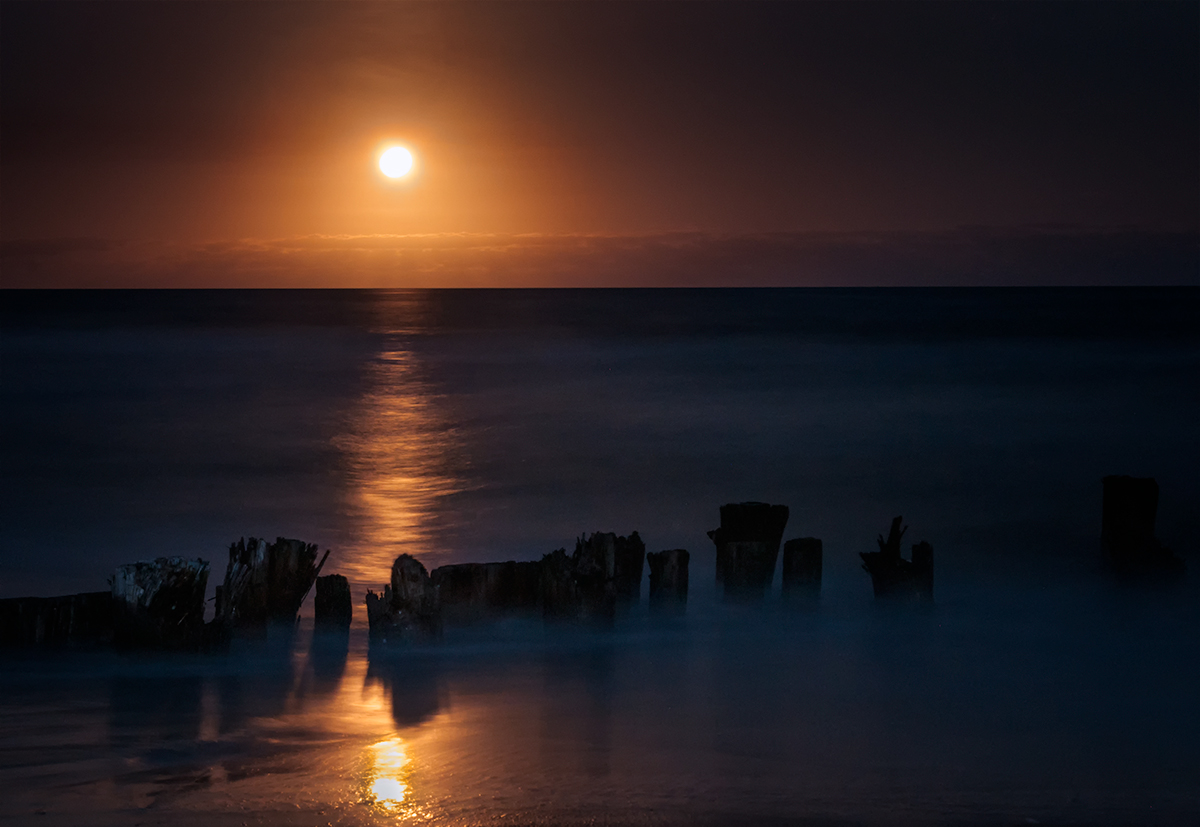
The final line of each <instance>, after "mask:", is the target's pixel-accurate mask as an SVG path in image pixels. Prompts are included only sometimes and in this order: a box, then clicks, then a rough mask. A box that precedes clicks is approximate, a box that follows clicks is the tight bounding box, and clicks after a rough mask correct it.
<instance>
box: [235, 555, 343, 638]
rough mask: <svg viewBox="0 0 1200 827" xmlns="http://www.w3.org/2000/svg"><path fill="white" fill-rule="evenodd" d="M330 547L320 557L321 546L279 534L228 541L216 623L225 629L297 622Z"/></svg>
mask: <svg viewBox="0 0 1200 827" xmlns="http://www.w3.org/2000/svg"><path fill="white" fill-rule="evenodd" d="M328 557H329V552H328V551H326V552H325V556H324V557H322V558H321V561H320V562H317V546H316V545H315V544H313V543H305V542H303V541H301V540H289V539H286V538H284V537H279V538H277V539H276V540H275V542H274V543H268V542H267V541H266V540H265V539H260V538H258V537H251V538H250V539H249V540H245V539H242V540H239V541H238V542H236V543H233V544H231V545H230V546H229V565H228V567H227V568H226V569H225V583H224V584H223V585H222V586H221V588H220V589H219V591H218V593H217V612H216V619H215V621H214V622H215V623H216V624H217V625H218V626H219V627H221V628H224V629H225V630H226V631H234V630H242V629H255V630H263V629H265V628H266V626H267V624H269V623H275V624H280V625H284V626H289V627H291V626H295V624H296V614H297V612H299V611H300V604H301V603H303V602H304V598H305V596H306V595H307V594H308V591H309V589H311V588H312V586H313V582H314V581H315V580H316V579H317V575H318V574H320V571H321V567H322V566H324V565H325V560H326V559H328Z"/></svg>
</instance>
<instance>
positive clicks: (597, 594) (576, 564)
mask: <svg viewBox="0 0 1200 827" xmlns="http://www.w3.org/2000/svg"><path fill="white" fill-rule="evenodd" d="M645 557H646V546H645V544H644V543H643V542H642V538H641V537H639V536H638V533H637V532H636V531H634V532H632V533H631V534H630V535H629V536H628V537H621V536H618V535H616V534H613V533H610V532H600V531H598V532H596V533H595V534H592V535H590V536H588V535H584V536H582V537H580V538H579V539H578V540H576V542H575V553H574V554H572V555H571V556H569V557H568V556H567V552H566V549H558V550H557V551H554V552H552V553H550V554H547V555H546V556H545V557H543V558H542V562H541V593H542V608H543V613H544V616H545V617H547V618H551V619H554V618H557V619H563V620H588V621H593V622H597V621H598V622H602V623H609V622H612V620H613V618H614V617H615V615H616V608H617V604H618V603H628V602H630V601H634V600H637V599H638V597H640V595H641V581H642V569H643V566H644V562H645Z"/></svg>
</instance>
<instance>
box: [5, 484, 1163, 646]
mask: <svg viewBox="0 0 1200 827" xmlns="http://www.w3.org/2000/svg"><path fill="white" fill-rule="evenodd" d="M1103 492H1104V496H1103V517H1102V529H1101V548H1102V551H1103V556H1104V560H1105V561H1106V562H1107V564H1108V565H1109V567H1110V569H1111V570H1112V571H1113V572H1114V573H1115V574H1116V575H1117V576H1118V577H1120V578H1122V579H1125V580H1134V581H1141V582H1145V581H1150V582H1174V581H1177V580H1179V579H1180V578H1181V577H1182V576H1183V575H1184V573H1185V569H1186V567H1185V565H1184V562H1183V560H1182V559H1180V558H1179V557H1178V556H1177V555H1175V554H1174V553H1172V552H1171V551H1170V550H1169V549H1167V548H1166V547H1165V546H1163V544H1162V543H1161V542H1160V541H1159V540H1158V538H1157V537H1156V536H1155V529H1154V526H1155V521H1156V515H1157V510H1158V494H1159V490H1158V484H1157V482H1155V480H1154V479H1152V478H1135V477H1128V476H1110V477H1105V478H1104V480H1103ZM720 518H721V519H720V525H719V526H718V527H717V528H715V529H713V530H712V531H710V532H708V536H709V538H710V539H711V540H712V541H713V543H714V545H715V547H716V570H715V577H716V581H717V584H718V587H719V589H720V591H721V594H722V595H723V597H724V598H725V599H726V600H728V601H734V602H756V601H761V600H763V599H764V598H765V596H766V595H767V593H768V592H769V591H770V590H771V586H772V583H773V579H774V572H775V569H776V567H777V563H778V561H779V553H780V550H781V547H782V552H783V563H782V567H781V571H782V583H781V596H782V599H783V600H784V601H785V602H788V603H799V604H812V603H815V602H816V601H817V600H818V599H819V597H820V592H821V578H822V568H823V560H822V555H823V550H822V543H821V540H820V539H817V538H815V537H798V538H795V539H791V540H788V541H787V542H786V543H784V542H783V534H784V529H785V527H786V525H787V520H788V508H787V506H783V505H771V504H768V503H759V502H744V503H730V504H727V505H724V506H722V507H721V509H720ZM906 531H907V527H906V526H904V525H903V518H901V517H896V518H895V519H894V520H893V521H892V523H891V526H890V528H889V530H888V534H887V536H886V537H885V536H883V535H882V534H881V535H880V536H879V537H878V540H877V543H878V546H879V549H878V551H872V552H862V553H861V554H860V555H859V556H860V557H861V558H862V566H863V569H864V570H865V571H866V572H867V573H868V574H869V575H870V577H871V582H872V586H873V589H874V593H875V596H876V598H877V599H886V600H890V601H897V600H898V601H907V602H913V603H918V604H923V603H925V604H927V603H931V602H932V600H933V547H932V546H930V544H929V543H927V542H919V543H916V544H914V545H912V547H911V553H910V555H909V557H907V558H905V557H904V556H903V554H902V549H901V544H902V540H903V537H904V534H905V532H906ZM328 556H329V552H328V551H326V552H325V554H324V556H322V557H321V558H320V559H319V560H318V549H317V546H316V545H313V544H309V543H305V542H303V541H300V540H290V539H285V538H282V537H280V538H278V539H276V540H275V542H273V543H271V542H268V541H267V540H265V539H260V538H255V537H251V538H249V540H245V539H243V540H239V541H237V542H235V543H233V544H231V545H230V548H229V559H228V564H227V566H226V570H225V579H224V581H223V583H222V584H221V585H219V586H217V588H216V590H215V591H216V596H215V601H216V606H215V612H214V615H215V616H214V619H213V620H212V621H210V622H207V623H206V622H205V621H204V614H205V612H204V609H205V605H204V594H205V590H206V588H207V584H208V576H209V564H208V562H207V561H205V560H201V559H186V558H182V557H160V558H158V559H156V560H154V561H150V562H139V563H129V564H126V565H123V566H119V567H118V568H117V569H116V571H115V572H114V574H113V576H112V578H111V580H110V589H109V590H108V591H103V592H86V593H83V594H75V595H66V596H61V597H45V598H42V597H30V598H9V599H4V600H0V646H6V647H25V646H63V645H67V646H70V645H116V646H118V647H125V648H149V649H155V648H158V649H209V648H219V647H222V646H224V645H225V644H227V643H228V642H229V641H230V640H231V639H232V638H233V637H235V636H238V635H248V636H258V635H261V634H262V633H263V632H264V631H265V629H266V627H267V626H269V625H277V626H283V627H287V628H294V626H295V623H296V618H297V614H298V612H299V610H300V606H301V604H302V603H303V602H304V599H305V597H306V596H307V594H308V593H309V591H311V590H312V588H313V586H314V584H315V586H316V596H315V601H314V608H315V615H316V624H317V627H318V629H323V630H327V631H329V630H332V631H339V632H346V631H348V630H349V628H350V625H351V620H352V606H353V604H352V597H351V593H350V586H349V583H348V582H347V580H346V578H345V577H342V576H341V575H336V574H334V575H327V576H324V577H321V576H319V575H320V572H321V569H322V567H323V566H324V564H325V561H326V559H327V558H328ZM690 561H691V555H690V553H689V552H688V551H687V550H685V549H667V550H663V551H659V552H652V553H649V554H647V553H646V548H645V544H644V543H643V541H642V539H641V537H640V536H639V535H638V533H637V532H636V531H634V532H632V533H631V534H630V535H628V536H620V535H617V534H615V533H605V532H597V533H595V534H591V535H584V536H582V537H580V538H579V539H578V540H577V541H576V543H575V549H574V551H573V552H572V553H571V554H568V553H567V551H566V549H565V548H560V549H557V550H556V551H553V552H551V553H550V554H547V555H545V556H543V557H542V559H541V560H536V561H523V562H517V561H507V562H502V563H465V564H456V565H448V566H441V567H439V568H436V569H434V570H433V571H432V572H429V571H427V570H426V568H425V566H424V565H422V564H421V562H420V561H419V560H417V559H415V558H413V557H411V556H409V555H407V554H402V555H400V556H399V557H398V558H396V560H395V562H394V563H393V565H392V571H391V579H390V582H389V583H388V584H387V585H386V586H384V587H383V589H382V590H381V593H378V594H377V593H375V592H373V591H369V592H367V596H366V605H367V616H368V622H369V628H370V636H371V639H372V640H373V641H398V640H415V639H428V638H434V637H437V636H438V635H440V633H441V631H442V628H443V626H445V625H464V624H470V623H472V622H476V621H480V620H484V619H488V618H494V617H498V616H504V615H513V614H538V613H540V614H541V615H542V616H543V617H545V618H546V619H547V620H552V621H564V622H583V623H593V624H601V625H603V624H607V623H610V622H612V620H613V619H614V617H615V616H616V615H617V613H618V612H619V611H620V610H621V608H622V607H627V606H630V605H632V604H636V603H638V602H639V601H640V600H641V582H642V579H643V573H644V570H645V568H646V567H648V568H649V607H650V610H651V611H652V612H654V613H656V614H664V615H671V614H680V613H682V612H684V611H685V609H686V604H687V597H688V583H689V567H690Z"/></svg>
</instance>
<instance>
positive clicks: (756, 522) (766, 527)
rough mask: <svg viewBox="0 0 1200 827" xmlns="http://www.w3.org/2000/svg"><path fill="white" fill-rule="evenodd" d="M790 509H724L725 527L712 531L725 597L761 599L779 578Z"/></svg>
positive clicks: (733, 505)
mask: <svg viewBox="0 0 1200 827" xmlns="http://www.w3.org/2000/svg"><path fill="white" fill-rule="evenodd" d="M787 520H788V507H787V506H786V505H768V504H767V503H759V502H745V503H729V504H727V505H723V506H721V526H720V528H716V529H713V530H712V531H710V532H708V536H709V537H710V538H711V539H712V541H713V543H714V544H716V547H717V582H718V583H721V584H723V585H724V588H725V597H726V598H728V599H735V600H761V599H762V598H763V596H764V595H765V594H766V592H767V590H768V589H769V588H770V587H771V581H772V580H773V579H774V577H775V562H776V560H777V559H778V558H779V544H780V542H781V541H782V540H783V529H784V527H785V526H786V525H787Z"/></svg>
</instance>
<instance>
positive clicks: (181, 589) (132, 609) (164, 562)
mask: <svg viewBox="0 0 1200 827" xmlns="http://www.w3.org/2000/svg"><path fill="white" fill-rule="evenodd" d="M207 586H208V563H207V561H204V560H189V559H185V558H183V557H159V558H158V559H157V560H155V561H153V562H151V563H129V564H127V565H124V566H118V567H117V570H116V572H115V573H114V574H113V579H112V606H113V640H114V642H115V643H116V644H117V645H118V646H127V647H145V648H169V649H176V648H193V647H198V646H200V645H201V644H202V643H203V641H204V636H205V635H204V590H205V588H207Z"/></svg>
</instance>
